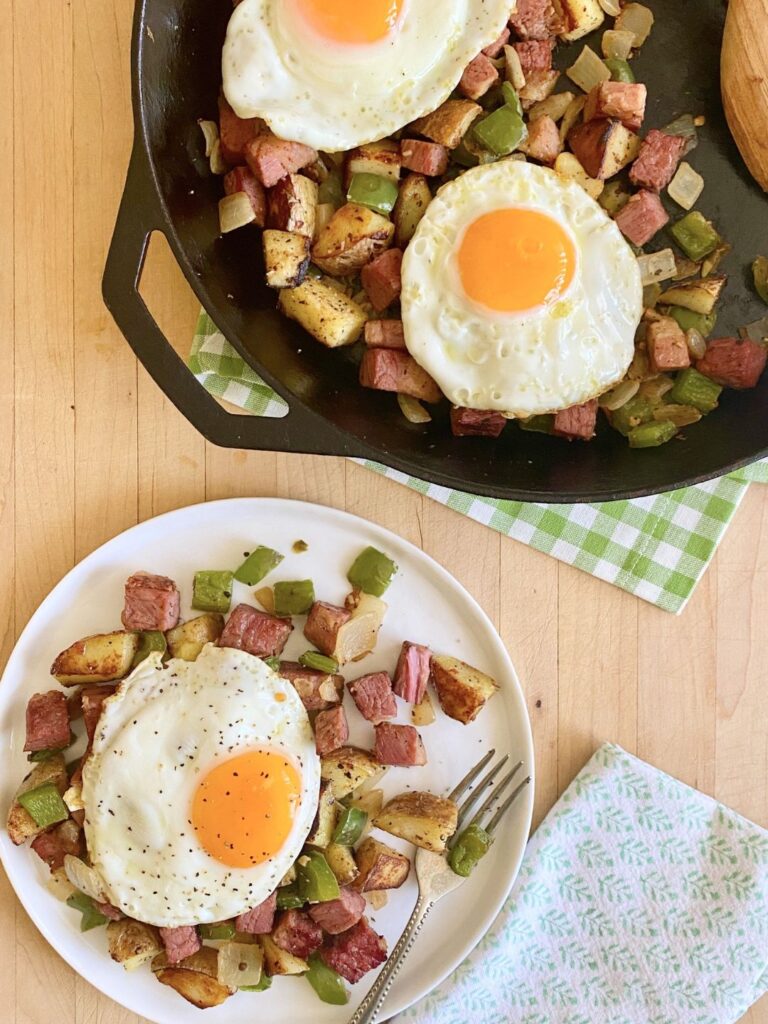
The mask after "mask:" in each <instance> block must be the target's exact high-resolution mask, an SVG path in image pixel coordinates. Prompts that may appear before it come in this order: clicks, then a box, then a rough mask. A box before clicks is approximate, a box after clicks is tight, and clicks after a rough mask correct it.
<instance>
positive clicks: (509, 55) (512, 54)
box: [504, 46, 525, 92]
mask: <svg viewBox="0 0 768 1024" xmlns="http://www.w3.org/2000/svg"><path fill="white" fill-rule="evenodd" d="M504 59H505V61H506V65H507V81H508V82H509V83H510V85H512V87H513V88H514V89H515V90H516V91H517V92H520V90H521V89H524V88H525V75H524V74H523V65H522V64H521V63H520V54H519V53H518V52H517V50H516V49H515V48H514V46H505V47H504Z"/></svg>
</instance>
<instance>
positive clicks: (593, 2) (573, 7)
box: [560, 0, 605, 42]
mask: <svg viewBox="0 0 768 1024" xmlns="http://www.w3.org/2000/svg"><path fill="white" fill-rule="evenodd" d="M560 8H561V10H562V12H563V14H564V15H565V20H566V25H567V28H568V31H567V32H562V33H561V34H560V38H561V39H564V40H566V41H568V42H572V41H573V40H574V39H581V37H582V36H586V35H588V34H589V33H590V32H592V31H593V30H594V29H596V28H599V27H600V25H602V24H603V21H604V20H605V12H604V11H603V9H602V7H601V6H600V4H599V3H598V0H560Z"/></svg>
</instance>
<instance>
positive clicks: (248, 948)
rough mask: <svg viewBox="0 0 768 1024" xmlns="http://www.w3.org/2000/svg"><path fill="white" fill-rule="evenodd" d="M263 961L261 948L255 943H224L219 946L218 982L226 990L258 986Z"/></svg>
mask: <svg viewBox="0 0 768 1024" xmlns="http://www.w3.org/2000/svg"><path fill="white" fill-rule="evenodd" d="M263 961H264V953H263V951H262V948H261V946H257V945H256V944H255V943H253V944H252V943H250V942H224V943H222V944H221V946H219V960H218V967H217V978H218V982H219V984H220V985H226V986H227V988H240V987H241V986H242V985H258V984H259V982H260V981H261V970H262V964H263Z"/></svg>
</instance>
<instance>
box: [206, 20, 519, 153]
mask: <svg viewBox="0 0 768 1024" xmlns="http://www.w3.org/2000/svg"><path fill="white" fill-rule="evenodd" d="M513 6H514V5H513V4H512V3H510V0H430V2H426V0H242V2H241V3H239V4H238V6H237V7H236V8H235V10H234V12H233V14H232V18H231V20H230V22H229V27H228V29H227V38H226V42H225V44H224V53H223V61H222V72H223V80H224V95H225V96H226V98H227V100H228V101H229V103H230V104H231V105H232V107H233V108H234V110H235V112H236V113H237V114H238V115H239V116H240V117H262V118H264V120H265V121H266V122H267V123H268V124H269V126H270V128H272V130H273V131H274V132H275V134H276V135H279V136H280V137H281V138H284V139H290V140H291V141H294V142H303V143H305V144H306V145H309V146H314V147H315V148H316V149H322V150H325V151H326V152H336V151H340V150H345V149H352V148H354V147H355V146H360V145H362V144H363V143H366V142H373V141H375V140H378V139H381V138H383V137H384V136H386V135H390V134H391V133H392V132H394V131H397V130H398V129H399V128H402V127H403V126H404V125H406V124H408V122H409V121H413V120H414V119H415V118H417V117H421V116H422V115H423V114H427V113H429V112H430V111H432V110H434V109H435V108H436V107H438V106H440V104H441V103H442V102H443V100H446V99H447V98H448V96H449V95H450V93H451V91H452V90H453V89H454V88H455V86H456V85H457V84H458V82H459V79H460V78H461V75H462V73H463V71H464V68H465V67H466V66H467V64H468V63H469V62H470V61H471V60H472V58H473V57H475V56H476V55H477V53H478V52H479V51H480V50H482V49H483V47H485V46H488V45H489V44H490V43H492V42H493V41H494V40H495V39H497V38H498V37H499V35H501V31H502V29H503V28H504V26H505V24H506V22H507V19H508V18H509V15H510V10H511V8H512V7H513Z"/></svg>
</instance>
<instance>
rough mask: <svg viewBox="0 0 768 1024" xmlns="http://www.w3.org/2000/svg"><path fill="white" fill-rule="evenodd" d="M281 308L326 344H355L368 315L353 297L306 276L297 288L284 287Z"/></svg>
mask: <svg viewBox="0 0 768 1024" xmlns="http://www.w3.org/2000/svg"><path fill="white" fill-rule="evenodd" d="M278 308H279V309H280V311H281V312H282V313H284V314H285V316H287V317H289V318H290V319H291V320H296V321H297V323H300V324H301V326H302V327H303V328H304V330H305V331H308V332H309V334H311V335H312V337H313V338H315V339H316V340H317V341H319V342H320V344H321V345H325V346H326V348H340V347H341V346H343V345H353V344H354V343H355V342H356V341H357V340H358V338H359V337H360V335H361V334H362V333H363V327H365V323H366V320H367V319H368V317H367V315H366V313H365V311H364V310H363V309H362V307H361V306H359V305H358V304H357V303H356V302H355V301H354V300H353V299H350V298H349V297H348V296H347V295H345V294H344V292H341V291H339V290H338V288H334V287H333V285H331V284H328V283H327V281H318V280H316V279H315V278H314V277H307V278H305V279H304V281H303V282H302V283H301V284H300V285H299V286H298V287H297V288H283V289H282V290H281V292H280V298H279V300H278Z"/></svg>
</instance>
